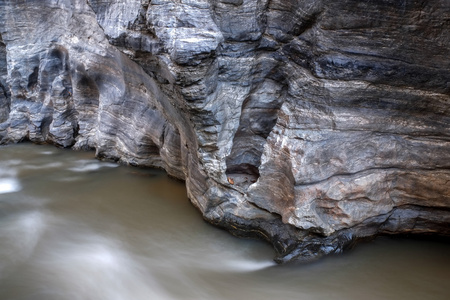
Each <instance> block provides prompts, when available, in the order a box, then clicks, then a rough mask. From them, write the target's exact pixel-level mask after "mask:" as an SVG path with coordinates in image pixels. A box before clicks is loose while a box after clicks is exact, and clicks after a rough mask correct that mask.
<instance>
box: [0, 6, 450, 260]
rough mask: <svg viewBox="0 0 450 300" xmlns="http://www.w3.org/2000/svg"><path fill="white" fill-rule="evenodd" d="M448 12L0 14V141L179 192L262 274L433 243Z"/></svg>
mask: <svg viewBox="0 0 450 300" xmlns="http://www.w3.org/2000/svg"><path fill="white" fill-rule="evenodd" d="M449 16H450V3H449V2H448V1H447V0H431V1H412V0H411V1H409V0H408V1H389V0H384V1H372V0H371V1H356V0H339V1H331V2H330V1H320V0H288V1H281V0H272V1H268V0H257V1H251V0H152V1H149V0H114V1H98V0H62V1H61V0H59V1H56V0H40V1H16V2H14V3H13V2H11V1H2V2H0V143H1V144H5V143H15V142H19V141H23V140H30V141H32V142H35V143H52V144H55V145H57V146H59V147H71V148H73V149H95V150H96V155H97V157H98V158H101V159H108V160H114V161H117V162H120V163H125V164H130V165H136V166H146V167H158V168H164V169H165V170H166V171H167V173H168V174H169V175H171V176H173V177H176V178H179V179H181V180H185V182H186V188H187V192H188V196H189V198H190V200H191V201H192V203H193V204H194V205H195V206H196V207H197V208H198V209H199V210H200V211H201V213H202V214H203V216H204V218H205V219H206V220H207V221H208V222H210V223H212V224H215V225H217V226H220V227H223V228H225V229H227V230H229V231H230V232H232V233H233V234H235V235H238V236H242V237H257V238H262V239H265V240H267V241H269V242H270V243H272V244H273V246H274V248H275V250H276V252H277V258H276V260H277V261H278V262H286V261H290V260H300V261H310V260H313V259H316V258H318V257H321V256H323V255H327V254H332V253H340V252H342V251H343V250H345V249H346V248H347V247H351V246H352V245H354V244H355V243H356V242H357V241H358V240H360V239H368V238H373V237H375V236H377V235H380V234H438V235H446V236H448V235H450V229H449V228H450V226H449V225H450V83H449V82H450V72H449V70H450V59H449V57H450V52H449V49H450V36H449V34H448V32H449V31H450V18H449Z"/></svg>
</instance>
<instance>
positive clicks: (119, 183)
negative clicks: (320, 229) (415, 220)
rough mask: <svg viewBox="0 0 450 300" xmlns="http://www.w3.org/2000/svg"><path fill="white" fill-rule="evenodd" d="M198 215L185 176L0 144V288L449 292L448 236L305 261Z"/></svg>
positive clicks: (324, 295) (20, 292)
mask: <svg viewBox="0 0 450 300" xmlns="http://www.w3.org/2000/svg"><path fill="white" fill-rule="evenodd" d="M273 255H274V253H273V251H272V249H271V247H270V246H269V245H267V244H266V243H264V242H261V241H254V240H244V239H238V238H235V237H233V236H231V235H230V234H228V233H226V232H224V231H222V230H220V229H217V228H215V227H212V226H210V225H208V224H206V223H205V222H203V220H202V218H201V216H200V214H199V213H198V212H197V211H196V210H195V208H194V207H193V206H192V205H191V204H190V203H189V201H188V199H187V197H186V190H185V188H184V185H183V183H180V182H178V181H175V180H172V179H169V178H168V177H167V176H166V175H165V174H164V173H163V172H160V171H157V170H148V169H138V168H131V167H125V166H117V165H116V164H112V163H106V162H99V161H97V160H95V159H94V158H93V153H92V152H74V151H70V150H61V149H56V148H54V147H51V146H37V145H30V144H19V145H12V146H4V147H0V299H1V300H13V299H20V300H25V299H26V300H28V299H29V300H40V299H45V300H53V299H54V300H65V299H67V300H74V299H77V300H78V299H80V300H89V299H92V300H100V299H101V300H125V299H126V300H141V299H145V300H148V299H158V300H159V299H161V300H164V299H208V300H214V299H234V300H239V299H262V300H264V299H305V300H308V299H363V300H370V299H396V300H397V299H420V300H423V299H446V300H448V299H450V244H449V243H448V242H447V243H445V242H438V241H418V240H404V239H402V240H399V239H387V238H384V239H379V240H377V241H375V242H372V243H368V244H364V245H360V246H359V247H357V248H356V249H355V250H353V251H351V252H350V253H347V254H345V255H341V256H335V257H329V258H326V259H323V260H320V261H318V262H316V263H312V264H307V265H296V264H288V265H283V266H279V265H275V264H274V263H273V262H272V257H273Z"/></svg>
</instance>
